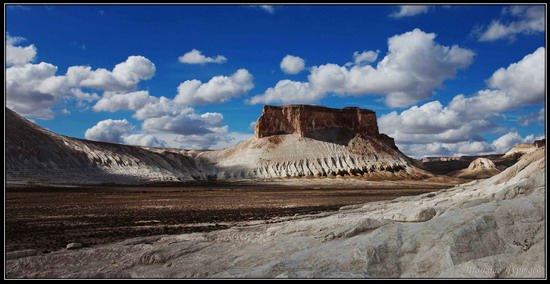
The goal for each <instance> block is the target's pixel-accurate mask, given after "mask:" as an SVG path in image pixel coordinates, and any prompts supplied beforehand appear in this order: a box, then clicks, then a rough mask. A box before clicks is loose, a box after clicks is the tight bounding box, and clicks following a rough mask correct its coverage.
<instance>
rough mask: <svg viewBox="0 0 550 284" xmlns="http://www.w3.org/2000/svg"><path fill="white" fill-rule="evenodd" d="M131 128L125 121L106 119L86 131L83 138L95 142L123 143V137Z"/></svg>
mask: <svg viewBox="0 0 550 284" xmlns="http://www.w3.org/2000/svg"><path fill="white" fill-rule="evenodd" d="M133 128H134V126H133V125H132V124H131V123H130V122H128V120H126V119H122V120H112V119H106V120H102V121H100V122H98V123H97V124H96V125H94V126H93V127H91V128H89V129H88V130H86V133H85V134H84V137H86V139H89V140H95V141H103V142H112V143H124V138H123V136H126V135H127V134H128V133H129V132H130V131H132V129H133Z"/></svg>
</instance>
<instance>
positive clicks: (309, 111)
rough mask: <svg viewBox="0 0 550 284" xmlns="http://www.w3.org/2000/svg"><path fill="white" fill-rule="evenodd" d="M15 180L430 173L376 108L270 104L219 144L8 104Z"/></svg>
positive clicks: (9, 162) (10, 175) (9, 159)
mask: <svg viewBox="0 0 550 284" xmlns="http://www.w3.org/2000/svg"><path fill="white" fill-rule="evenodd" d="M6 126H7V129H6V178H7V180H8V181H10V182H42V183H69V184H99V183H114V184H134V183H157V182H181V181H193V180H228V179H270V178H281V177H303V176H311V177H315V176H317V177H331V176H333V177H335V176H361V177H365V178H369V179H408V178H414V179H417V178H423V177H426V176H429V175H430V174H429V173H427V172H425V171H423V170H421V169H418V168H417V167H416V166H415V164H414V162H413V161H412V159H410V158H408V157H407V156H405V155H404V154H403V153H401V152H400V151H399V150H398V149H397V147H396V146H395V143H394V141H393V139H392V138H390V137H388V136H386V135H384V134H381V133H379V131H378V125H377V122H376V115H375V113H374V112H372V111H370V110H363V109H359V108H344V109H329V108H324V107H319V106H305V105H291V106H286V107H272V106H265V107H264V112H263V114H262V116H261V117H260V118H259V120H258V122H257V124H256V132H255V137H254V138H251V139H249V140H247V141H244V142H242V143H240V144H238V145H236V146H234V147H231V148H227V149H224V150H217V151H193V150H182V149H163V148H150V147H139V146H129V145H120V144H113V143H104V142H96V141H88V140H83V139H75V138H70V137H66V136H61V135H57V134H55V133H51V132H49V131H47V130H45V129H42V128H40V127H38V126H37V125H35V124H33V123H31V122H29V121H27V120H26V119H24V118H22V117H20V116H19V115H17V114H16V113H14V112H13V111H11V110H9V109H6Z"/></svg>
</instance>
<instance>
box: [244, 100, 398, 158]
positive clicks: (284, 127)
mask: <svg viewBox="0 0 550 284" xmlns="http://www.w3.org/2000/svg"><path fill="white" fill-rule="evenodd" d="M281 134H297V135H299V136H300V137H308V138H313V139H317V140H322V141H330V142H335V143H338V142H342V141H343V140H345V139H346V138H351V137H355V136H360V137H363V138H366V137H372V138H376V139H378V140H381V141H383V142H384V143H385V144H387V145H388V146H390V147H392V148H394V149H397V147H396V146H395V142H394V141H393V138H391V137H389V136H387V135H385V134H380V132H379V131H378V123H377V121H376V113H375V112H374V111H371V110H368V109H360V108H358V107H346V108H343V109H333V108H327V107H322V106H310V105H289V106H282V107H278V106H264V109H263V113H262V115H261V116H260V118H259V119H258V121H257V123H256V126H255V131H254V137H256V138H263V137H268V136H272V135H281ZM348 140H349V139H348Z"/></svg>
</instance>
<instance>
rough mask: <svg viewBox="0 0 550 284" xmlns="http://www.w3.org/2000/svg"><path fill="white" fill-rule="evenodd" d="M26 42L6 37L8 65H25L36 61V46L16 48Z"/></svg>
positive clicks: (19, 38)
mask: <svg viewBox="0 0 550 284" xmlns="http://www.w3.org/2000/svg"><path fill="white" fill-rule="evenodd" d="M24 41H26V39H25V38H22V37H12V36H10V35H9V34H8V35H6V65H24V64H26V63H29V62H32V61H33V60H34V59H35V57H36V53H37V51H36V47H35V46H34V44H31V45H28V46H16V45H18V44H20V43H22V42H24Z"/></svg>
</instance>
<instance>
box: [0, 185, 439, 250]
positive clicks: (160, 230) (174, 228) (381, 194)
mask: <svg viewBox="0 0 550 284" xmlns="http://www.w3.org/2000/svg"><path fill="white" fill-rule="evenodd" d="M439 188H441V187H439ZM439 188H438V187H434V186H426V187H424V186H416V188H415V187H412V188H411V187H407V188H338V189H328V188H315V189H308V188H301V187H285V186H273V185H261V184H260V185H258V184H256V185H254V186H250V185H246V186H235V185H232V186H224V185H218V186H214V187H211V186H209V187H203V186H201V187H177V188H176V187H149V188H144V187H133V188H132V187H124V188H116V187H102V188H80V187H79V188H62V187H48V188H8V189H6V197H5V198H6V199H5V208H6V211H5V213H6V217H5V226H6V244H5V245H6V251H8V252H9V251H15V250H21V249H36V250H38V251H42V252H49V251H53V250H59V249H61V248H64V247H65V246H66V245H67V244H68V243H71V242H79V243H82V244H84V245H85V246H93V245H97V244H102V243H108V242H113V241H117V240H123V239H128V238H133V237H142V236H150V235H159V234H180V233H186V232H197V231H210V230H218V229H224V228H228V227H230V226H232V225H233V224H234V223H235V222H240V221H249V220H269V219H272V218H274V217H281V216H293V215H295V214H309V213H318V212H322V211H331V210H337V209H338V208H339V207H341V206H343V205H349V204H357V203H365V202H371V201H378V200H387V199H393V198H396V197H399V196H404V195H415V194H420V193H425V192H431V191H435V190H437V189H439Z"/></svg>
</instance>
